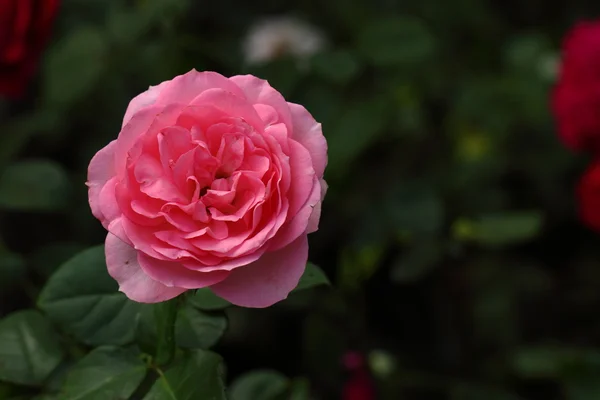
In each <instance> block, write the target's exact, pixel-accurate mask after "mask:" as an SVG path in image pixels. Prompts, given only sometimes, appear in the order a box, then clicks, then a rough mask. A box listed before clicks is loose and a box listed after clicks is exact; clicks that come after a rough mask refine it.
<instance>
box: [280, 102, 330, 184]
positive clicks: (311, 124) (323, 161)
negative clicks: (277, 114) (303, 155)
mask: <svg viewBox="0 0 600 400" xmlns="http://www.w3.org/2000/svg"><path fill="white" fill-rule="evenodd" d="M288 105H289V107H290V111H291V113H292V121H293V124H294V127H293V135H292V138H293V139H294V140H295V141H297V142H298V143H300V144H301V145H302V146H304V147H305V148H306V149H307V150H308V152H309V153H310V157H311V158H312V161H313V166H314V168H315V173H316V174H317V176H318V177H319V178H321V177H322V176H323V173H324V172H325V167H326V166H327V141H326V140H325V136H323V131H322V129H321V124H320V123H318V122H317V121H315V119H314V118H313V117H312V115H310V113H309V112H308V111H307V110H306V108H304V107H302V106H301V105H298V104H294V103H288Z"/></svg>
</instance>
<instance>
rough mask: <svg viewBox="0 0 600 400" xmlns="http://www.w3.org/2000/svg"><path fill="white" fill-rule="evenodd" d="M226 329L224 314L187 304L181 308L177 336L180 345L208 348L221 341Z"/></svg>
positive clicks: (176, 328)
mask: <svg viewBox="0 0 600 400" xmlns="http://www.w3.org/2000/svg"><path fill="white" fill-rule="evenodd" d="M225 329H227V319H226V318H225V316H224V315H222V314H208V313H205V312H202V311H200V310H198V309H196V308H194V307H193V306H191V305H190V304H186V305H184V306H183V307H181V308H180V309H179V312H178V315H177V323H176V325H175V337H176V341H177V344H178V345H179V346H180V347H185V348H191V349H208V348H210V347H212V346H214V345H215V344H216V343H217V342H218V341H219V339H220V338H221V336H223V333H224V332H225Z"/></svg>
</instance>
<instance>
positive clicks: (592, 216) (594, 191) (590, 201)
mask: <svg viewBox="0 0 600 400" xmlns="http://www.w3.org/2000/svg"><path fill="white" fill-rule="evenodd" d="M577 195H578V201H579V216H580V218H581V220H582V221H583V223H585V224H586V225H587V226H589V227H590V228H592V229H594V230H596V231H600V161H596V162H594V163H592V164H591V165H590V166H589V167H588V169H587V171H585V173H584V174H583V176H582V177H581V179H580V181H579V185H578V187H577Z"/></svg>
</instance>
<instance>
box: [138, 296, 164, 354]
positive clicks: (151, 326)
mask: <svg viewBox="0 0 600 400" xmlns="http://www.w3.org/2000/svg"><path fill="white" fill-rule="evenodd" d="M157 335H158V334H157V331H156V317H155V315H154V304H142V305H141V308H140V317H139V320H138V323H137V326H136V330H135V340H136V343H137V345H138V346H139V347H140V349H141V350H142V351H143V352H144V353H147V354H156V344H157Z"/></svg>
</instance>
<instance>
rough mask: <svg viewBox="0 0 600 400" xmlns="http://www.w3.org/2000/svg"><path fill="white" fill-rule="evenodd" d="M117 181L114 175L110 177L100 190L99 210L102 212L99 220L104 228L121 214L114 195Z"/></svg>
mask: <svg viewBox="0 0 600 400" xmlns="http://www.w3.org/2000/svg"><path fill="white" fill-rule="evenodd" d="M117 182H118V180H117V178H116V177H114V178H112V179H110V180H109V181H108V182H106V185H104V187H103V188H102V190H101V191H100V196H99V200H100V201H99V202H100V212H101V213H102V219H101V220H100V221H101V222H102V226H104V227H105V228H107V227H108V225H109V224H110V223H111V221H113V220H114V219H116V218H119V217H120V216H121V214H122V213H121V209H120V208H119V204H118V203H117V198H116V196H115V186H116V184H117Z"/></svg>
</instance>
